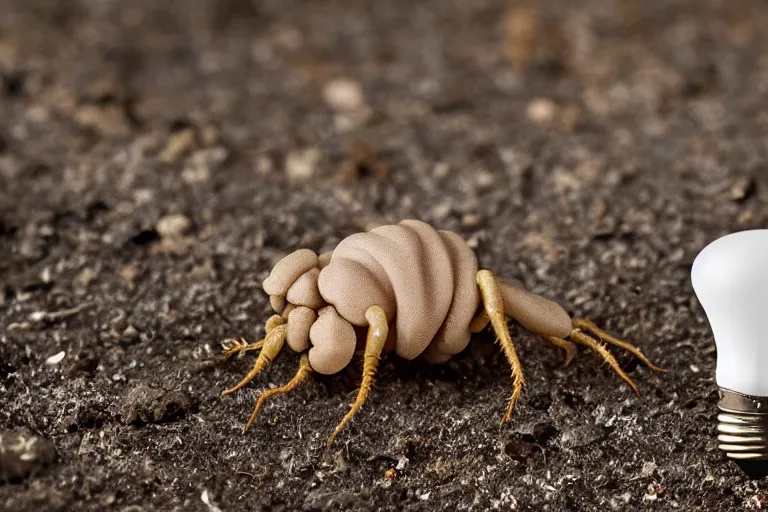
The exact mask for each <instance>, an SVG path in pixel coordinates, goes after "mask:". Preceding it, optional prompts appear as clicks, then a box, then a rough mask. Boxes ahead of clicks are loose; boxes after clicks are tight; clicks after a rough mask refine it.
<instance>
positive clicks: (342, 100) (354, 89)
mask: <svg viewBox="0 0 768 512" xmlns="http://www.w3.org/2000/svg"><path fill="white" fill-rule="evenodd" d="M323 99H324V100H325V102H326V103H327V104H328V106H329V107H331V108H332V109H334V110H336V111H338V112H354V111H355V110H358V109H360V108H362V107H363V106H364V105H365V96H364V95H363V88H362V86H361V85H360V83H359V82H356V81H354V80H352V79H349V78H337V79H335V80H331V81H330V82H328V83H327V84H326V85H325V88H324V89H323Z"/></svg>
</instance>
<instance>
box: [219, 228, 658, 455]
mask: <svg viewBox="0 0 768 512" xmlns="http://www.w3.org/2000/svg"><path fill="white" fill-rule="evenodd" d="M263 287H264V291H265V292H266V293H267V294H269V298H270V304H271V306H272V308H273V309H274V311H275V313H276V314H275V315H273V316H272V317H271V318H270V319H269V320H268V321H267V323H266V329H265V330H266V335H265V338H264V339H263V340H261V341H259V342H258V343H254V344H248V343H246V342H245V341H244V340H243V339H242V338H238V339H229V340H225V341H224V342H223V345H224V347H225V353H226V355H227V356H231V355H232V354H235V353H237V352H242V351H249V350H260V351H261V352H260V353H259V356H258V358H257V360H256V363H255V364H254V366H253V369H252V370H251V371H250V372H249V373H248V375H247V376H246V377H245V378H244V379H243V380H242V381H241V382H240V383H239V384H237V385H236V386H234V387H233V388H231V389H228V390H227V391H225V392H224V393H223V394H225V395H226V394H229V393H233V392H235V391H237V390H238V389H240V388H242V387H243V386H245V385H246V384H247V383H248V382H250V381H251V380H252V379H253V378H254V377H255V376H256V375H257V374H258V373H259V372H260V371H261V370H263V369H264V368H265V367H266V366H267V365H268V364H269V363H270V362H272V360H273V359H274V358H275V357H276V356H277V354H278V353H279V352H280V350H281V349H282V348H283V345H284V344H286V343H287V344H288V346H289V347H290V348H291V349H292V350H294V351H296V352H300V353H302V356H301V360H300V363H299V370H298V372H297V373H296V375H295V377H294V378H293V379H291V381H290V382H288V383H287V384H286V385H284V386H282V387H279V388H275V389H270V390H268V391H265V392H264V393H262V394H261V396H260V397H259V399H258V401H257V403H256V406H255V408H254V410H253V413H252V414H251V417H250V419H249V420H248V423H247V424H246V426H245V428H244V429H243V432H245V431H247V430H248V428H249V427H250V426H251V424H252V423H253V420H254V419H255V417H256V414H257V413H258V411H259V409H260V408H261V406H262V405H263V403H264V401H265V400H266V399H267V398H269V397H270V396H273V395H276V394H279V393H285V392H288V391H290V390H292V389H294V388H295V387H296V386H298V385H299V384H300V383H302V382H304V381H305V380H306V379H307V377H308V376H309V375H310V374H311V373H312V372H318V373H322V374H326V375H330V374H334V373H337V372H339V371H341V370H342V369H344V368H345V367H346V366H347V365H348V364H349V363H350V362H351V361H352V359H353V357H354V355H355V351H356V348H357V347H359V346H361V345H362V348H364V353H363V377H362V383H361V385H360V390H359V392H358V394H357V399H356V400H355V402H354V404H353V405H352V407H351V409H350V410H349V412H348V413H347V415H346V416H345V417H344V418H343V419H342V421H341V423H339V425H338V426H337V427H336V429H335V430H334V432H333V433H332V434H331V436H330V438H329V439H328V444H329V445H330V444H331V443H332V442H333V440H334V439H335V438H336V436H337V435H338V434H339V432H341V430H342V428H344V426H345V425H346V424H347V423H348V422H349V421H350V420H351V419H352V417H353V416H354V415H355V414H356V413H357V412H358V411H359V410H360V407H361V406H362V405H363V403H364V402H365V400H366V398H367V396H368V393H369V391H370V389H371V385H372V383H373V379H374V374H375V372H376V368H377V366H378V364H379V360H380V358H381V357H382V355H383V354H387V353H391V352H395V353H396V354H397V355H398V356H400V357H402V358H405V359H409V360H411V359H414V358H416V357H418V356H419V355H422V354H423V356H424V357H425V358H426V359H427V360H428V361H430V362H433V363H444V362H446V361H448V360H449V359H450V358H451V357H452V356H454V355H456V354H458V353H459V352H461V351H462V350H464V349H465V348H466V347H467V345H468V344H469V341H470V338H471V336H472V334H473V333H477V332H480V331H482V330H483V329H485V328H486V327H487V326H488V325H489V324H490V325H491V327H492V328H493V331H494V332H495V334H496V338H497V341H498V343H499V344H500V346H501V349H502V351H503V353H504V356H505V357H506V359H507V361H508V362H509V365H510V367H511V371H512V395H511V397H510V399H509V402H508V404H507V408H506V411H505V412H504V415H503V416H502V419H501V422H502V423H504V422H505V421H507V420H508V419H509V417H510V415H511V414H512V409H513V408H514V406H515V403H516V402H517V400H518V399H519V397H520V394H521V392H522V390H523V387H524V385H525V377H524V375H523V369H522V366H521V364H520V360H519V358H518V356H517V351H516V350H515V346H514V343H513V342H512V337H511V336H510V334H509V329H508V326H507V317H508V316H509V317H511V318H512V319H514V320H516V321H517V322H518V323H519V324H520V325H521V326H522V327H524V328H525V329H527V330H528V331H530V332H531V333H533V334H536V335H539V336H541V337H543V338H544V339H545V340H547V341H548V342H549V343H551V344H553V345H555V346H556V347H559V348H561V349H562V350H563V351H564V352H565V364H566V365H568V364H569V363H570V362H571V360H572V359H573V357H574V355H575V353H576V346H575V344H581V345H585V346H587V347H589V348H590V349H592V350H594V351H595V352H597V353H598V354H599V355H600V356H601V357H602V358H603V359H604V360H605V362H607V363H608V364H609V365H610V366H611V368H613V370H614V371H615V372H616V373H617V374H618V375H619V376H620V377H621V378H622V379H624V381H625V382H626V383H627V384H628V385H629V386H630V387H631V388H632V389H633V390H634V391H635V393H638V389H637V386H636V385H635V383H634V382H633V381H632V379H631V378H630V377H629V376H628V375H627V374H626V373H625V372H624V371H623V370H622V369H621V368H620V366H619V364H618V363H617V361H616V359H615V358H614V357H613V355H611V353H610V352H609V351H608V349H607V348H606V346H605V345H604V344H603V343H607V344H611V345H614V346H617V347H620V348H622V349H625V350H627V351H629V352H631V353H632V354H634V355H635V356H636V357H638V358H639V359H640V360H642V361H643V363H645V364H646V365H647V366H648V367H649V368H651V369H653V370H655V371H659V372H663V371H664V370H662V369H661V368H658V367H656V366H654V365H653V364H652V363H651V362H650V361H649V360H648V359H647V358H646V357H645V356H644V355H643V354H642V353H641V352H640V350H639V349H638V348H636V347H635V346H633V345H631V344H629V343H627V342H625V341H621V340H619V339H617V338H615V337H613V336H611V335H610V334H608V333H606V332H605V331H603V330H602V329H600V328H598V327H597V326H596V325H595V324H593V323H592V322H590V321H588V320H584V319H578V318H576V319H572V318H571V317H570V316H569V315H568V313H566V311H565V310H564V309H563V308H562V307H561V306H560V305H558V304H557V303H555V302H552V301H551V300H548V299H545V298H544V297H541V296H539V295H536V294H534V293H531V292H529V291H526V290H524V289H522V288H519V287H517V286H515V285H513V284H511V283H505V282H503V281H500V280H499V279H497V278H496V276H494V274H493V273H491V272H490V271H489V270H485V269H478V263H477V258H476V256H475V254H474V252H473V251H472V249H470V248H469V246H468V245H467V244H466V242H464V240H462V238H461V237H460V236H459V235H457V234H456V233H453V232H450V231H440V230H436V229H434V228H433V227H431V226H429V225H428V224H425V223H424V222H421V221H417V220H404V221H402V222H400V223H399V224H396V225H388V226H381V227H378V228H375V229H373V230H371V231H368V232H364V233H357V234H354V235H351V236H349V237H347V238H345V239H344V240H342V241H341V242H340V243H339V245H338V246H337V247H336V248H335V249H334V250H333V251H330V252H327V253H324V254H321V255H319V256H318V255H317V254H316V253H314V252H313V251H311V250H309V249H300V250H297V251H295V252H293V253H291V254H289V255H288V256H286V257H284V258H283V259H282V260H280V261H279V262H278V263H277V265H275V267H274V269H273V270H272V272H271V273H270V275H269V277H268V278H267V279H266V280H265V281H264V283H263ZM366 330H367V334H366Z"/></svg>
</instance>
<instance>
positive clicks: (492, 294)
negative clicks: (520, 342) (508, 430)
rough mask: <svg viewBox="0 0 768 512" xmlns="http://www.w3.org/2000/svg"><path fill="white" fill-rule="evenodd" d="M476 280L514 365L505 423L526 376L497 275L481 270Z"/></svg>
mask: <svg viewBox="0 0 768 512" xmlns="http://www.w3.org/2000/svg"><path fill="white" fill-rule="evenodd" d="M476 281H477V285H478V287H479V288H480V294H481V295H482V297H483V305H484V306H485V312H486V313H487V315H488V318H489V319H490V321H491V325H492V326H493V330H494V332H495V333H496V337H497V339H498V341H499V343H500V344H501V348H502V350H503V351H504V355H505V356H506V357H507V361H508V362H509V365H510V366H511V367H512V379H513V383H512V396H511V397H510V399H509V404H508V405H507V410H506V411H505V412H504V416H502V417H501V423H504V422H505V421H507V420H508V419H509V417H510V416H511V415H512V409H513V408H514V407H515V403H516V402H517V400H518V398H520V394H521V393H522V391H523V386H524V385H525V377H524V376H523V367H522V365H521V364H520V359H518V357H517V352H516V351H515V346H514V345H513V343H512V336H510V334H509V327H507V317H506V314H505V313H504V301H503V299H502V297H501V290H500V289H499V283H498V281H497V280H496V276H494V275H493V274H492V273H491V272H490V271H489V270H480V271H479V272H478V273H477V277H476Z"/></svg>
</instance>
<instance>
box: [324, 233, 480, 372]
mask: <svg viewBox="0 0 768 512" xmlns="http://www.w3.org/2000/svg"><path fill="white" fill-rule="evenodd" d="M451 251H452V246H449V245H448V244H446V243H445V242H444V241H443V238H442V237H441V236H440V234H439V233H438V232H437V231H436V230H435V229H434V228H432V227H431V226H429V225H428V224H425V223H424V222H420V221H416V220H405V221H402V222H400V223H399V224H398V225H389V226H380V227H378V228H376V229H373V230H371V231H369V232H367V233H358V234H356V235H352V236H350V237H348V238H345V239H344V240H342V241H341V243H340V244H339V245H338V247H336V249H334V251H333V256H332V257H331V262H330V264H329V265H328V266H327V267H326V268H324V269H323V270H322V272H321V273H320V282H319V286H320V293H321V294H322V295H323V297H324V298H325V300H326V301H327V302H328V303H329V304H333V305H334V306H335V307H336V309H337V310H338V311H339V313H340V314H341V315H342V316H343V317H344V318H346V319H348V320H349V321H350V322H352V323H354V324H356V325H365V324H366V323H367V322H366V321H365V312H366V310H367V309H368V308H369V307H371V306H373V305H379V306H381V308H382V309H383V310H384V312H385V314H387V318H388V319H389V318H391V316H392V313H391V312H392V311H393V309H394V312H395V330H396V331H397V338H396V339H397V342H396V346H395V352H396V353H397V354H398V355H399V356H400V357H403V358H405V359H413V358H415V357H417V356H418V355H420V354H421V353H422V352H423V351H424V349H426V348H427V346H428V345H429V343H430V342H431V341H432V339H433V338H434V337H435V335H436V334H437V332H438V330H439V329H440V327H441V326H442V325H443V323H445V321H446V315H447V313H448V310H449V308H450V307H451V303H452V302H453V301H460V300H464V297H461V296H457V295H455V294H454V292H455V288H454V280H453V279H454V277H453V273H454V269H453V267H452V265H451ZM370 289H373V290H375V291H376V292H375V293H368V290H370ZM388 290H391V292H389V296H385V297H382V294H383V293H387V292H386V291H388ZM471 299H472V297H471V296H470V297H469V300H470V301H471ZM393 305H394V308H393ZM474 306H475V307H477V301H475V302H474ZM458 309H465V308H458Z"/></svg>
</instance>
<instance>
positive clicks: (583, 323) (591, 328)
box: [573, 318, 667, 373]
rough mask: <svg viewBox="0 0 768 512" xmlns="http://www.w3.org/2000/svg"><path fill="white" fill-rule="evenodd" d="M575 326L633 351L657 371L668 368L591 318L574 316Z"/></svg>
mask: <svg viewBox="0 0 768 512" xmlns="http://www.w3.org/2000/svg"><path fill="white" fill-rule="evenodd" d="M573 327H574V328H575V329H581V330H583V331H587V332H588V333H590V334H593V335H595V336H597V337H598V338H600V340H602V341H604V342H605V343H610V344H611V345H615V346H617V347H619V348H623V349H624V350H626V351H627V352H631V353H632V354H634V355H635V357H637V358H638V359H639V360H641V361H642V362H643V363H645V365H646V366H648V368H650V369H651V370H653V371H655V372H661V373H666V372H667V370H665V369H663V368H659V367H658V366H656V365H654V364H653V363H651V362H650V361H649V360H648V358H647V357H645V355H643V353H642V352H640V349H639V348H637V347H636V346H634V345H632V344H631V343H627V342H626V341H622V340H620V339H617V338H614V337H613V336H611V335H610V334H608V333H607V332H605V331H604V330H602V329H600V328H599V327H598V326H596V325H595V324H594V323H592V322H590V321H589V320H585V319H583V318H574V319H573Z"/></svg>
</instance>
